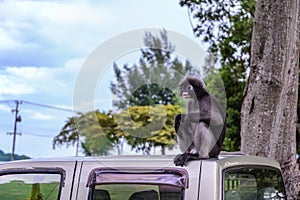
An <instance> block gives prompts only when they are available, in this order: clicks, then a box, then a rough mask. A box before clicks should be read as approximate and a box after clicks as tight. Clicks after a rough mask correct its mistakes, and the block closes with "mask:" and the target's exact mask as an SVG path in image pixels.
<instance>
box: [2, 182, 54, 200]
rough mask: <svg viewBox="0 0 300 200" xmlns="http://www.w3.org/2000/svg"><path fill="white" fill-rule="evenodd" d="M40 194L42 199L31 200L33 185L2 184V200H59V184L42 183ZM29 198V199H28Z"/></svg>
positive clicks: (19, 183) (20, 183)
mask: <svg viewBox="0 0 300 200" xmlns="http://www.w3.org/2000/svg"><path fill="white" fill-rule="evenodd" d="M39 185H40V193H42V197H43V198H42V199H37V198H33V199H31V198H30V196H31V191H32V184H26V183H24V182H23V181H11V182H9V183H4V184H0V199H1V200H46V199H47V200H57V196H58V191H59V183H58V182H54V183H40V184H39ZM27 198H28V199H27Z"/></svg>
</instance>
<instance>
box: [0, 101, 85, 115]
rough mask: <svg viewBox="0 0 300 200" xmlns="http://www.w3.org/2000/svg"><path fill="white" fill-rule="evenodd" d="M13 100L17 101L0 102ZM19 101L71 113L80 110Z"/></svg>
mask: <svg viewBox="0 0 300 200" xmlns="http://www.w3.org/2000/svg"><path fill="white" fill-rule="evenodd" d="M15 101H18V100H0V103H9V102H15ZM19 101H21V102H23V103H25V104H30V105H34V106H39V107H43V108H48V109H53V110H59V111H64V112H72V113H80V111H76V110H72V109H68V108H61V107H56V106H51V105H46V104H41V103H35V102H31V101H25V100H19Z"/></svg>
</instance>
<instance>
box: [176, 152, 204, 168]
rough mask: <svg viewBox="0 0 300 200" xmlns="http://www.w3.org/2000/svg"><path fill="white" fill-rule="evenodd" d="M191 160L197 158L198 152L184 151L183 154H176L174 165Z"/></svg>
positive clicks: (180, 164) (183, 163)
mask: <svg viewBox="0 0 300 200" xmlns="http://www.w3.org/2000/svg"><path fill="white" fill-rule="evenodd" d="M191 160H199V156H198V154H190V153H184V154H178V155H177V156H176V157H175V158H174V164H175V165H176V166H181V167H183V166H186V165H187V164H188V162H189V161H191Z"/></svg>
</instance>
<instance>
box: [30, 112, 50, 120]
mask: <svg viewBox="0 0 300 200" xmlns="http://www.w3.org/2000/svg"><path fill="white" fill-rule="evenodd" d="M31 118H32V119H36V120H43V121H47V120H51V119H53V116H51V115H47V114H44V113H40V112H31Z"/></svg>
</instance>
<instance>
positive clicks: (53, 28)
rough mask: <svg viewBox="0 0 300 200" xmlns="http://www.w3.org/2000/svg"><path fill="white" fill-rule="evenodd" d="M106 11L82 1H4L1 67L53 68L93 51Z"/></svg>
mask: <svg viewBox="0 0 300 200" xmlns="http://www.w3.org/2000/svg"><path fill="white" fill-rule="evenodd" d="M112 18H113V17H112V16H111V14H110V12H109V10H108V9H107V8H106V7H105V6H102V5H101V4H99V3H91V2H90V3H89V2H86V1H85V2H82V1H63V2H62V1H5V2H3V3H1V6H0V44H1V45H0V65H2V66H12V65H14V66H24V65H26V66H27V65H31V66H51V65H52V66H53V65H55V64H56V65H57V64H62V63H64V62H65V60H67V59H69V58H70V57H76V56H80V55H82V54H83V53H84V54H86V53H87V52H89V51H91V48H94V46H93V45H95V38H96V35H97V34H99V32H101V31H102V27H103V26H104V25H108V24H109V22H110V20H111V19H112Z"/></svg>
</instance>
